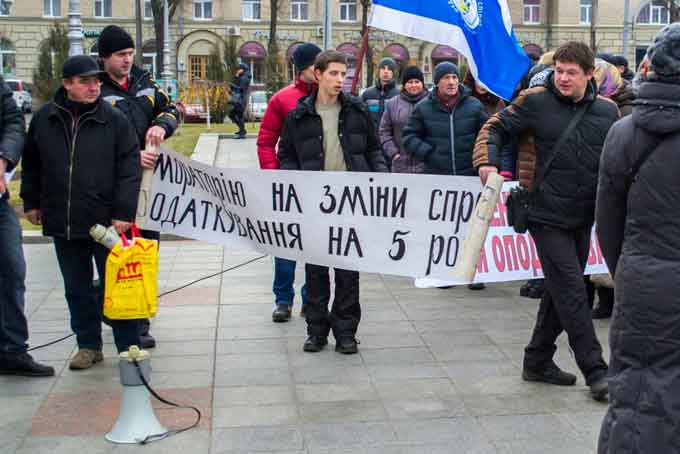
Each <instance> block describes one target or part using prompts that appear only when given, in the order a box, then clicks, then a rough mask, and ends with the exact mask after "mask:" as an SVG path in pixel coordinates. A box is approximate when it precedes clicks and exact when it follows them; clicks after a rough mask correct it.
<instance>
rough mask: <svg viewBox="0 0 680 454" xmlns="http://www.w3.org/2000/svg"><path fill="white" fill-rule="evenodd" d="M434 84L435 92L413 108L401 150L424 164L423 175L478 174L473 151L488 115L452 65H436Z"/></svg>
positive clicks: (445, 63) (446, 63)
mask: <svg viewBox="0 0 680 454" xmlns="http://www.w3.org/2000/svg"><path fill="white" fill-rule="evenodd" d="M434 82H435V84H436V87H435V89H433V90H432V93H430V95H429V97H427V98H425V99H424V100H423V101H421V102H420V103H419V104H418V105H417V106H416V108H415V110H414V111H413V113H412V114H411V118H410V119H409V121H408V123H407V125H406V128H404V148H405V149H406V152H407V153H409V154H410V155H412V156H413V157H414V158H416V159H417V160H419V161H422V162H424V163H425V173H432V174H441V175H468V176H471V175H477V172H476V171H475V169H474V168H473V167H472V149H473V147H474V144H475V138H476V137H477V133H478V132H479V130H480V129H482V126H484V123H485V122H486V120H487V119H488V118H489V115H488V113H487V111H486V109H485V108H484V106H483V105H482V103H481V102H479V100H478V99H477V98H475V97H473V96H471V92H470V90H469V89H468V88H467V87H465V86H463V85H461V84H460V82H459V79H458V68H457V67H456V65H454V64H453V63H449V62H443V63H440V64H438V65H437V67H436V68H435V72H434Z"/></svg>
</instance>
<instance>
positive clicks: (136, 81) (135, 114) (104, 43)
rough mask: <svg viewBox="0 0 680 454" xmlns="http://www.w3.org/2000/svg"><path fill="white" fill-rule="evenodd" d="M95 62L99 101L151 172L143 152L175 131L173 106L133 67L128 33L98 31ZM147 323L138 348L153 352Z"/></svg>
mask: <svg viewBox="0 0 680 454" xmlns="http://www.w3.org/2000/svg"><path fill="white" fill-rule="evenodd" d="M98 50H99V58H100V59H101V62H102V66H103V68H104V71H105V73H104V74H103V75H102V88H101V91H102V93H101V97H102V99H104V100H105V101H107V102H109V103H110V104H111V105H112V106H114V107H115V108H117V109H119V110H120V111H121V112H123V114H125V116H126V117H127V119H128V120H129V121H130V123H131V124H132V127H133V128H134V129H135V132H136V133H137V140H138V142H139V146H140V148H141V150H140V152H139V153H140V158H141V166H142V168H143V169H150V170H153V169H154V168H155V167H156V160H157V159H158V152H156V151H151V150H147V149H146V145H147V144H148V145H152V146H154V147H158V146H160V144H161V143H162V142H163V141H164V140H165V139H167V138H169V137H170V136H171V135H172V134H173V133H174V132H175V130H176V129H177V117H178V116H179V114H178V112H177V108H176V107H175V104H174V103H173V102H172V101H171V100H170V98H169V97H168V95H166V94H165V92H164V91H163V90H161V88H160V87H159V86H158V84H157V83H156V81H155V80H154V79H153V77H152V76H151V73H149V72H148V71H144V70H142V69H140V68H138V67H137V66H135V65H134V64H133V61H134V57H135V43H134V41H133V40H132V37H131V36H130V34H129V33H128V32H126V31H125V30H123V29H122V28H120V27H118V26H117V25H109V26H107V27H106V28H104V30H102V32H101V34H100V35H99V41H98ZM141 233H142V236H143V237H144V238H148V239H151V240H156V241H160V239H161V235H160V233H159V232H154V231H152V230H142V231H141ZM150 328H151V323H150V322H149V320H148V319H145V320H142V321H140V323H139V329H140V330H141V332H140V335H139V339H140V342H141V347H142V348H153V347H155V346H156V340H155V339H154V338H153V336H152V335H151V333H150V332H149V330H150Z"/></svg>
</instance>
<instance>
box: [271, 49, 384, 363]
mask: <svg viewBox="0 0 680 454" xmlns="http://www.w3.org/2000/svg"><path fill="white" fill-rule="evenodd" d="M314 74H315V75H316V78H317V80H318V82H319V87H318V89H317V90H316V91H315V92H314V93H313V94H312V95H310V96H308V97H305V98H302V99H301V100H300V101H298V105H297V107H296V108H295V109H294V110H292V111H291V112H290V113H289V114H288V118H287V119H286V122H285V124H284V126H283V135H282V136H281V140H280V142H279V152H278V158H279V162H280V164H281V169H284V170H311V171H320V170H325V171H351V172H386V171H387V166H386V165H385V160H384V158H383V156H382V153H381V152H380V148H379V147H378V141H377V138H376V134H375V131H374V130H373V123H372V122H371V119H370V116H369V114H368V111H367V110H366V106H364V104H363V103H362V102H361V101H359V100H358V99H354V98H351V97H349V96H346V95H344V94H343V93H342V82H343V80H344V79H345V76H346V74H347V59H346V57H345V56H344V55H343V54H341V53H339V52H336V51H332V50H330V51H326V52H322V53H320V54H319V55H318V56H317V57H316V61H315V63H314ZM305 278H306V282H307V303H306V308H305V315H306V319H307V334H308V336H309V337H308V338H307V340H306V341H305V344H304V347H303V349H304V351H307V352H318V351H321V350H322V349H323V348H324V347H325V346H326V344H327V343H328V340H327V338H328V334H329V332H330V330H331V329H332V330H333V335H334V336H335V340H336V344H335V350H336V351H338V352H340V353H345V354H352V353H357V352H358V347H357V341H356V339H355V335H356V332H357V327H358V326H359V320H360V319H361V306H360V305H359V273H358V272H357V271H349V270H341V269H337V268H336V269H335V298H334V300H333V309H332V311H331V313H330V314H329V313H328V303H329V300H330V279H329V275H328V267H325V266H319V265H314V264H310V263H308V264H307V265H306V267H305Z"/></svg>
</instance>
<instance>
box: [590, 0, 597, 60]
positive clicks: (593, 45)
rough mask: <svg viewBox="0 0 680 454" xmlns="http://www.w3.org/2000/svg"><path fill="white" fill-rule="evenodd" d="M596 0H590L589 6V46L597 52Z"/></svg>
mask: <svg viewBox="0 0 680 454" xmlns="http://www.w3.org/2000/svg"><path fill="white" fill-rule="evenodd" d="M597 9H598V0H592V4H591V7H590V48H591V49H592V50H593V52H595V53H596V54H597V20H598V13H597Z"/></svg>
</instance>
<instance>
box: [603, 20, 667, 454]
mask: <svg viewBox="0 0 680 454" xmlns="http://www.w3.org/2000/svg"><path fill="white" fill-rule="evenodd" d="M678 49H680V24H678V23H675V24H671V25H668V26H666V27H665V28H664V29H663V30H661V32H659V34H658V35H657V36H656V38H655V39H654V43H653V44H652V45H651V47H650V48H649V50H648V52H647V56H648V58H649V62H650V66H649V70H648V72H646V74H642V75H641V77H642V79H643V82H642V84H641V85H640V88H639V92H638V99H637V100H636V101H635V102H634V107H633V114H632V115H631V116H628V117H626V118H624V119H622V120H621V121H619V122H618V123H616V124H615V125H614V126H613V127H612V129H611V130H610V131H609V135H608V136H607V141H606V142H605V146H604V151H603V152H602V161H601V164H600V177H599V186H598V193H597V213H596V220H597V227H598V233H599V237H600V244H601V246H602V252H603V254H604V257H605V260H606V262H607V266H608V267H609V270H610V271H611V273H612V275H613V277H614V280H615V284H616V285H615V289H616V290H615V291H616V303H615V304H614V314H613V317H612V324H611V330H610V333H609V340H610V346H611V364H610V366H609V390H610V391H609V393H610V397H609V402H610V404H609V411H608V412H607V415H606V416H605V418H604V422H603V423H602V431H601V432H600V440H599V447H598V452H599V454H657V453H677V452H680V430H679V429H678V428H679V427H680V394H678V390H679V389H680V299H679V298H678V293H677V292H678V286H680V272H679V271H680V260H679V258H680V218H678V216H677V210H678V207H679V206H680V180H678V173H680V158H679V157H678V150H680V122H678V117H679V116H680V107H678V106H680V51H678Z"/></svg>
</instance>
